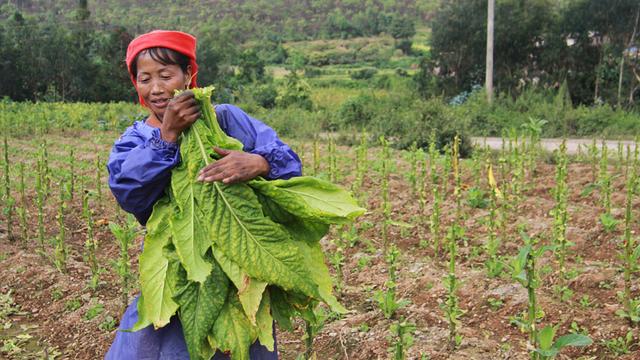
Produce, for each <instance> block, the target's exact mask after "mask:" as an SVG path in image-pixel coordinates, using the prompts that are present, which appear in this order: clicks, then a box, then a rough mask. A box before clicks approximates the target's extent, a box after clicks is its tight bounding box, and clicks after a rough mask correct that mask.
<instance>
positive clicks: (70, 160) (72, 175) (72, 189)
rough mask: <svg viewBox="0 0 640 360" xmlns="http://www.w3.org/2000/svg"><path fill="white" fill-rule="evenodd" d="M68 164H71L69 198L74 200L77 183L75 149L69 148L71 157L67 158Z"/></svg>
mask: <svg viewBox="0 0 640 360" xmlns="http://www.w3.org/2000/svg"><path fill="white" fill-rule="evenodd" d="M67 162H68V163H69V196H70V197H69V198H70V199H71V200H73V194H74V193H75V183H76V172H75V167H76V158H75V156H74V154H73V147H70V148H69V156H68V158H67Z"/></svg>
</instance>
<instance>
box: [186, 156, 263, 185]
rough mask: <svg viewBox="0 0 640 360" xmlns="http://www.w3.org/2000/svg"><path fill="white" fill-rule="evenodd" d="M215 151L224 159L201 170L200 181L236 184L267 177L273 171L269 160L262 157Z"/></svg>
mask: <svg viewBox="0 0 640 360" xmlns="http://www.w3.org/2000/svg"><path fill="white" fill-rule="evenodd" d="M213 149H214V150H215V152H217V153H218V154H219V155H220V156H222V158H221V159H220V160H218V161H216V162H214V163H213V164H209V165H207V166H205V167H204V168H203V169H202V170H200V173H199V174H198V181H205V182H214V181H222V182H223V183H225V184H234V183H239V182H243V181H247V180H251V179H253V178H255V177H256V176H261V175H262V176H264V175H267V174H268V173H269V171H270V170H271V167H270V166H269V163H268V162H267V160H266V159H265V158H263V157H262V156H260V155H257V154H250V153H246V152H243V151H236V150H225V149H220V148H217V147H215V148H213Z"/></svg>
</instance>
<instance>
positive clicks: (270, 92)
mask: <svg viewBox="0 0 640 360" xmlns="http://www.w3.org/2000/svg"><path fill="white" fill-rule="evenodd" d="M249 93H250V95H251V97H252V98H253V100H254V101H255V102H256V103H258V105H260V106H262V107H263V108H265V109H271V108H273V107H274V106H276V98H277V97H278V90H276V87H275V86H274V85H273V84H272V83H268V84H260V85H257V86H254V87H252V88H251V89H250V91H249Z"/></svg>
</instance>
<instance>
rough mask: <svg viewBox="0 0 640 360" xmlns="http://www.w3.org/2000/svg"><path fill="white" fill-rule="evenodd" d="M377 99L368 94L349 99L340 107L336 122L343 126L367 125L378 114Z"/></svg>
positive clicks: (357, 126) (359, 126)
mask: <svg viewBox="0 0 640 360" xmlns="http://www.w3.org/2000/svg"><path fill="white" fill-rule="evenodd" d="M375 101H376V100H375V98H374V97H373V96H370V95H366V94H361V95H358V96H356V97H352V98H349V99H347V100H346V101H345V102H344V103H342V105H341V106H340V108H339V109H338V113H337V121H336V122H335V123H336V124H338V125H339V126H341V127H342V128H352V127H356V128H358V129H360V128H362V127H367V126H368V125H369V123H370V122H371V119H373V117H374V116H375V114H376V109H375V106H374V103H375Z"/></svg>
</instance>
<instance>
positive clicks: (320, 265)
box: [297, 242, 347, 313]
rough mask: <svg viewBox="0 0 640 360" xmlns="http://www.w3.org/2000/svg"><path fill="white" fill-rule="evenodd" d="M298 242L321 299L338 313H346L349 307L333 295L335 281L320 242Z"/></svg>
mask: <svg viewBox="0 0 640 360" xmlns="http://www.w3.org/2000/svg"><path fill="white" fill-rule="evenodd" d="M297 244H298V246H299V248H300V252H301V253H302V254H303V255H304V258H305V264H306V267H307V268H308V269H310V270H311V277H312V278H313V282H314V283H316V284H317V285H318V291H319V293H320V300H322V301H324V302H325V303H326V304H327V305H329V307H330V308H331V310H333V311H335V312H337V313H346V312H347V309H345V308H344V307H343V306H342V305H341V304H340V303H339V302H338V300H337V299H336V297H335V296H333V283H332V281H331V275H330V274H329V268H328V267H327V265H326V264H325V262H324V255H323V253H322V248H321V247H320V244H319V243H315V244H308V243H306V242H298V243H297Z"/></svg>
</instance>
